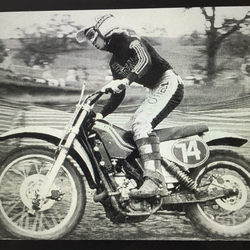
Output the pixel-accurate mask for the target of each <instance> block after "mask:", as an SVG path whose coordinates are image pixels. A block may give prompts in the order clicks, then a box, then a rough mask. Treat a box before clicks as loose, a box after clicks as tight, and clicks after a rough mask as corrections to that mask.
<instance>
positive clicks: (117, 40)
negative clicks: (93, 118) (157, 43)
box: [101, 33, 172, 117]
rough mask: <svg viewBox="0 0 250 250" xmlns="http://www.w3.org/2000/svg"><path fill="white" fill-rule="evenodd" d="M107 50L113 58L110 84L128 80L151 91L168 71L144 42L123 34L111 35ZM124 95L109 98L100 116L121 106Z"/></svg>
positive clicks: (166, 66) (142, 39)
mask: <svg viewBox="0 0 250 250" xmlns="http://www.w3.org/2000/svg"><path fill="white" fill-rule="evenodd" d="M107 50H108V51H109V52H111V53H112V54H113V56H112V58H111V60H110V63H109V65H110V69H111V72H112V75H113V78H114V80H117V79H123V78H128V79H129V82H130V83H132V82H136V83H138V84H141V85H143V86H144V87H147V88H150V89H152V88H154V87H155V85H156V84H157V82H158V80H159V79H160V78H161V77H162V75H163V74H164V72H165V71H167V70H169V69H172V67H171V65H170V64H169V63H168V62H167V61H166V60H165V59H163V58H162V57H161V56H160V55H159V54H158V53H157V52H156V50H155V49H154V48H153V46H152V45H151V44H150V43H149V42H148V41H147V40H146V39H144V38H138V37H136V36H128V35H126V34H124V33H122V34H113V35H112V37H111V39H110V42H109V44H108V47H107ZM124 96H125V91H123V92H121V93H120V94H112V95H111V98H110V99H109V101H108V102H107V104H106V105H105V106H104V108H103V110H102V111H101V113H102V115H103V116H104V117H105V116H106V115H108V114H110V113H112V112H113V111H114V110H115V109H116V108H117V107H118V106H119V105H120V103H121V102H122V100H123V98H124Z"/></svg>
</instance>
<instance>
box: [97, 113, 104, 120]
mask: <svg viewBox="0 0 250 250" xmlns="http://www.w3.org/2000/svg"><path fill="white" fill-rule="evenodd" d="M102 118H103V115H102V114H101V113H97V114H96V116H95V119H96V120H98V119H102Z"/></svg>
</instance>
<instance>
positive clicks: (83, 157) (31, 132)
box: [0, 126, 96, 188]
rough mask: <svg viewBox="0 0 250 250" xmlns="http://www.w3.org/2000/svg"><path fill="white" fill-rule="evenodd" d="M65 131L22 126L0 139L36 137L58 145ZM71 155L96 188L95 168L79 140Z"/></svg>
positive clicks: (0, 136) (92, 186) (75, 143)
mask: <svg viewBox="0 0 250 250" xmlns="http://www.w3.org/2000/svg"><path fill="white" fill-rule="evenodd" d="M63 133H64V131H62V130H58V129H53V128H48V127H39V126H37V127H22V128H17V129H14V130H10V131H8V132H6V133H4V134H2V135H0V141H5V140H8V139H14V138H34V139H41V140H44V141H47V142H50V143H52V144H54V145H56V146H57V145H58V143H59V142H60V140H61V138H62V136H63ZM70 155H71V157H72V158H73V159H74V160H76V161H77V163H78V164H79V165H80V166H81V169H82V171H83V172H84V174H85V176H86V178H87V180H88V182H89V185H90V187H91V188H94V187H95V186H96V181H95V174H94V170H93V167H92V164H91V161H90V159H89V156H88V154H87V152H86V150H85V149H84V148H83V146H82V145H81V144H80V143H79V141H77V140H75V141H74V144H73V150H72V151H71V152H70ZM84 166H85V167H84Z"/></svg>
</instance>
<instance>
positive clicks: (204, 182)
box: [186, 150, 250, 238]
mask: <svg viewBox="0 0 250 250" xmlns="http://www.w3.org/2000/svg"><path fill="white" fill-rule="evenodd" d="M249 171H250V162H249V161H248V160H246V159H245V158H244V157H242V156H240V155H239V154H237V153H236V152H234V151H231V150H214V151H212V152H211V155H210V158H209V159H208V161H207V162H206V163H205V165H204V166H201V167H200V168H197V169H196V171H195V172H194V173H193V176H192V177H193V179H194V180H195V181H196V183H197V185H198V187H199V188H200V190H201V191H208V192H209V191H212V190H216V189H233V190H235V191H236V192H237V195H234V196H231V197H228V198H221V199H216V200H212V201H207V202H204V203H198V204H190V205H188V206H187V207H186V213H187V216H188V218H189V219H190V221H191V222H192V223H193V224H194V226H196V227H198V228H199V229H201V230H202V231H203V232H205V233H206V234H208V235H210V236H215V237H223V238H234V237H242V236H244V235H246V234H249V233H250V172H249Z"/></svg>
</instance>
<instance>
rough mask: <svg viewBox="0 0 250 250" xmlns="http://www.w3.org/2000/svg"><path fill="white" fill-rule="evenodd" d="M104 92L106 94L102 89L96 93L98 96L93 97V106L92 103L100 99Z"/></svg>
mask: <svg viewBox="0 0 250 250" xmlns="http://www.w3.org/2000/svg"><path fill="white" fill-rule="evenodd" d="M103 94H104V93H103V92H101V91H100V92H99V93H98V94H97V95H96V97H95V98H93V99H92V100H91V101H90V106H91V105H92V104H94V103H95V102H96V101H97V100H98V99H100V98H101V97H102V95H103Z"/></svg>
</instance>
